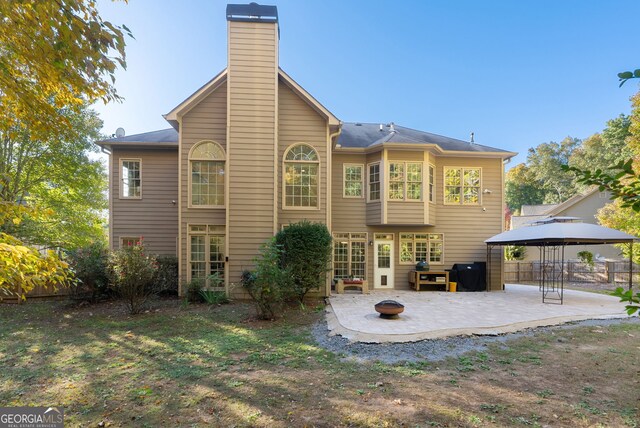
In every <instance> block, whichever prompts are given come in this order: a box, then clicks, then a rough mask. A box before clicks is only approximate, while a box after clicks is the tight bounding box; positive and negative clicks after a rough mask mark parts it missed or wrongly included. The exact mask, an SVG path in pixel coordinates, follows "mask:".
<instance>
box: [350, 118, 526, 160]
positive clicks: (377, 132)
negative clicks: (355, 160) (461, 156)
mask: <svg viewBox="0 0 640 428" xmlns="http://www.w3.org/2000/svg"><path fill="white" fill-rule="evenodd" d="M380 127H381V125H380V124H379V123H344V124H343V125H342V132H341V134H340V136H339V137H338V141H337V147H339V148H341V149H367V148H373V147H375V146H379V145H382V144H386V143H390V144H408V145H431V146H434V147H436V148H437V149H439V151H441V152H443V153H446V152H466V153H477V154H483V153H484V154H490V153H491V154H500V155H502V156H504V157H505V158H510V157H512V156H515V155H516V153H514V152H510V151H507V150H502V149H496V148H494V147H489V146H484V145H481V144H476V143H471V142H468V141H462V140H457V139H455V138H450V137H444V136H442V135H437V134H432V133H430V132H424V131H418V130H415V129H411V128H407V127H404V126H399V125H395V124H386V125H382V129H380Z"/></svg>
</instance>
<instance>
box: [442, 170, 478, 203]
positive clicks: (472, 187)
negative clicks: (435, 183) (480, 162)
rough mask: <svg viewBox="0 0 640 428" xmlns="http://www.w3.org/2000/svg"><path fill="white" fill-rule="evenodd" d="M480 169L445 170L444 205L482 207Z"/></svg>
mask: <svg viewBox="0 0 640 428" xmlns="http://www.w3.org/2000/svg"><path fill="white" fill-rule="evenodd" d="M481 176H482V170H481V169H480V168H451V167H445V168H444V203H445V204H461V205H480V185H481V184H480V182H481Z"/></svg>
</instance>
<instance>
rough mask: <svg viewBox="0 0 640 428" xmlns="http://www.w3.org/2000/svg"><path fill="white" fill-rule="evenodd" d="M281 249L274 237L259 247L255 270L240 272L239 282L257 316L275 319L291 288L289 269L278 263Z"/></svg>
mask: <svg viewBox="0 0 640 428" xmlns="http://www.w3.org/2000/svg"><path fill="white" fill-rule="evenodd" d="M281 253H282V251H281V249H280V248H279V247H278V245H276V241H275V238H272V239H270V240H269V241H267V243H266V244H264V245H263V246H262V247H261V248H260V256H259V257H257V258H256V259H255V260H254V261H255V266H256V268H255V271H244V272H242V278H241V283H242V286H243V287H244V288H245V289H246V290H247V293H249V295H250V296H251V298H252V299H253V301H254V302H255V304H256V309H257V312H258V317H259V318H261V319H267V320H272V319H275V318H276V317H277V315H278V313H279V312H280V311H281V309H282V304H283V303H284V301H285V300H286V298H287V297H289V296H290V292H291V289H292V276H291V271H290V270H289V269H287V268H283V267H281V265H280V256H281Z"/></svg>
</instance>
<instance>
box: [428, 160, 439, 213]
mask: <svg viewBox="0 0 640 428" xmlns="http://www.w3.org/2000/svg"><path fill="white" fill-rule="evenodd" d="M427 168H428V169H427V175H428V176H429V183H427V186H429V189H428V191H427V193H428V198H429V203H431V204H435V203H436V174H437V170H436V166H435V165H434V164H432V163H430V164H428V167H427ZM429 168H433V183H432V182H431V174H429ZM431 189H433V192H431Z"/></svg>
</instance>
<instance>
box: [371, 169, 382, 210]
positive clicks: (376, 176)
mask: <svg viewBox="0 0 640 428" xmlns="http://www.w3.org/2000/svg"><path fill="white" fill-rule="evenodd" d="M369 200H370V201H377V200H380V164H375V165H369Z"/></svg>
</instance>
